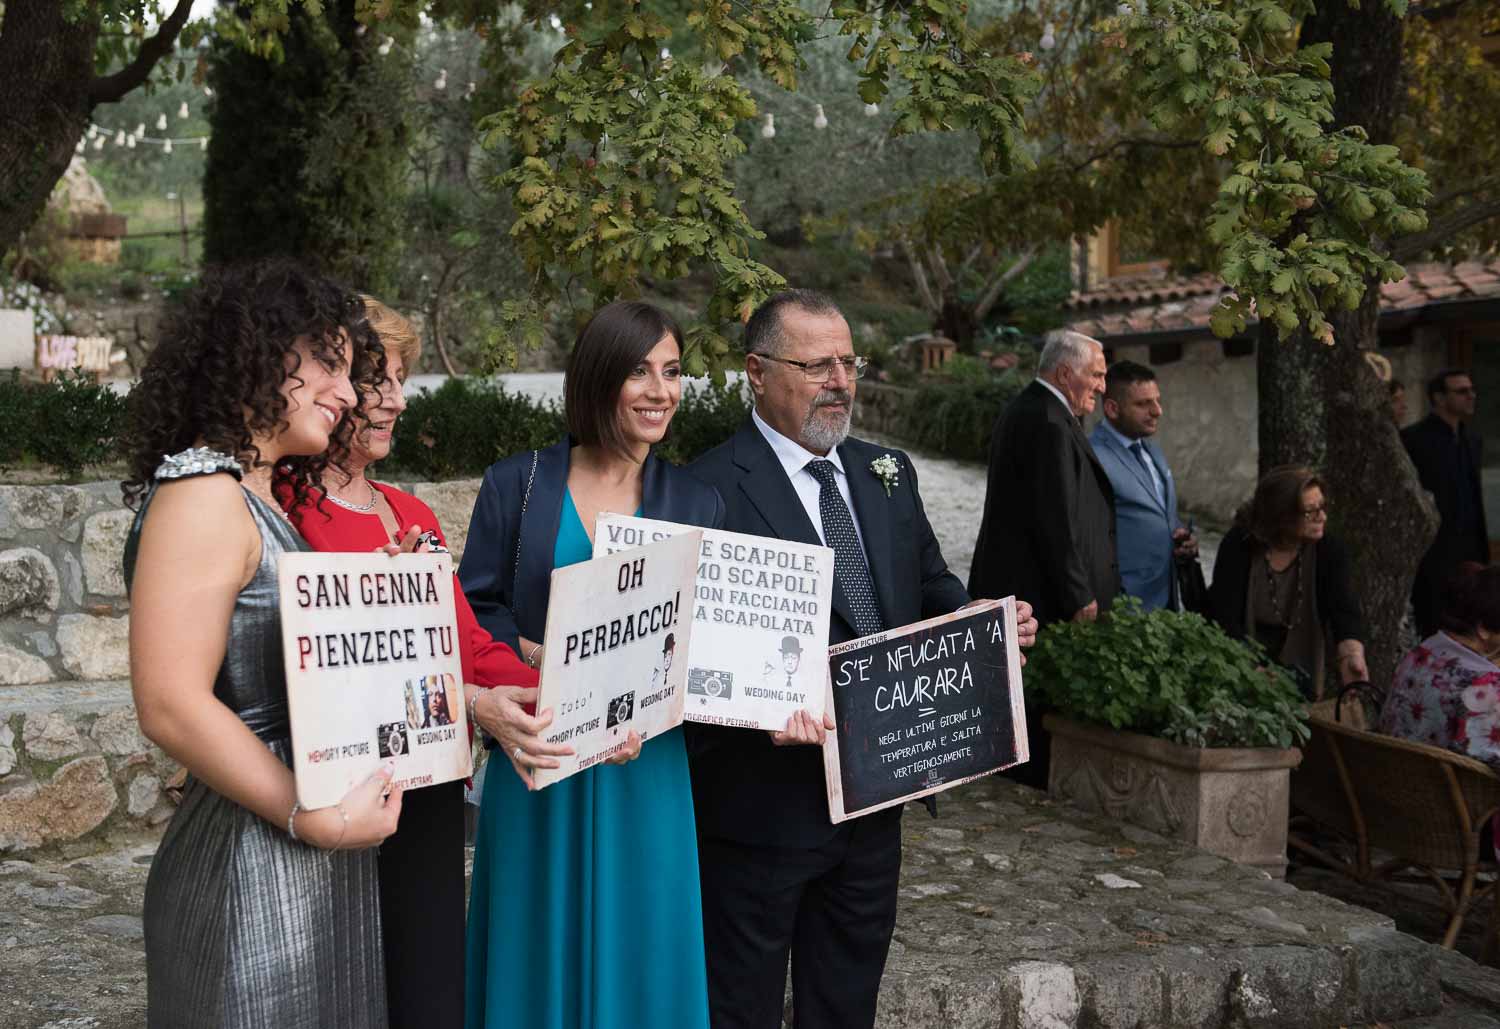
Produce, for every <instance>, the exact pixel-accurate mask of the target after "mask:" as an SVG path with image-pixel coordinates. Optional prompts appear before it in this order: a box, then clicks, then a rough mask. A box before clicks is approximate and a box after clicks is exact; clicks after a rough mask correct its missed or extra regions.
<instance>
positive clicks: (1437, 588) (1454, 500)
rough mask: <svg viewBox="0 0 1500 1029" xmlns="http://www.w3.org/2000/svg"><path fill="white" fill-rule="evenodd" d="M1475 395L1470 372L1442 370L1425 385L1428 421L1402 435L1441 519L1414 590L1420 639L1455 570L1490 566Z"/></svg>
mask: <svg viewBox="0 0 1500 1029" xmlns="http://www.w3.org/2000/svg"><path fill="white" fill-rule="evenodd" d="M1477 396H1478V395H1477V393H1476V392H1475V389H1474V380H1473V379H1472V378H1471V377H1470V376H1469V373H1468V372H1466V371H1464V370H1462V369H1459V368H1448V369H1445V370H1443V371H1441V372H1439V373H1438V374H1436V375H1434V376H1433V377H1432V379H1431V380H1430V381H1429V382H1428V383H1427V403H1428V406H1429V408H1430V409H1431V410H1430V411H1429V412H1428V415H1427V417H1426V418H1424V419H1422V420H1421V421H1420V422H1417V423H1416V424H1415V425H1410V426H1407V427H1406V428H1405V429H1403V430H1402V431H1401V442H1402V443H1404V444H1406V452H1407V453H1408V454H1410V455H1411V461H1412V464H1414V465H1416V467H1417V477H1418V478H1419V479H1421V480H1422V488H1423V489H1425V490H1427V491H1428V492H1430V493H1431V494H1432V499H1433V502H1434V503H1435V504H1436V505H1437V509H1438V514H1439V515H1441V516H1442V524H1441V525H1440V526H1438V534H1437V539H1435V540H1433V542H1432V546H1431V548H1430V549H1428V551H1427V553H1426V555H1425V556H1424V557H1423V558H1422V564H1421V565H1420V566H1419V567H1418V569H1417V581H1416V583H1415V584H1414V585H1413V587H1412V598H1411V599H1412V607H1413V609H1414V611H1415V613H1416V620H1417V631H1418V632H1419V633H1420V634H1421V635H1422V638H1423V639H1426V638H1427V637H1428V636H1430V635H1432V634H1433V633H1434V632H1436V631H1437V629H1438V619H1439V618H1440V617H1441V615H1442V613H1443V599H1444V595H1445V593H1446V591H1447V588H1448V582H1449V580H1450V579H1451V578H1452V577H1453V575H1454V573H1455V572H1457V571H1458V568H1459V566H1460V565H1462V564H1463V563H1464V562H1466V561H1478V562H1479V563H1481V564H1489V562H1490V535H1489V530H1488V529H1487V528H1486V526H1485V518H1484V494H1483V492H1482V490H1481V489H1480V483H1479V469H1480V465H1481V457H1482V453H1483V441H1482V440H1481V439H1480V438H1479V435H1478V434H1477V433H1475V432H1474V431H1473V430H1472V429H1470V428H1469V425H1468V423H1469V422H1470V421H1471V420H1472V419H1473V417H1474V406H1475V400H1476V399H1477Z"/></svg>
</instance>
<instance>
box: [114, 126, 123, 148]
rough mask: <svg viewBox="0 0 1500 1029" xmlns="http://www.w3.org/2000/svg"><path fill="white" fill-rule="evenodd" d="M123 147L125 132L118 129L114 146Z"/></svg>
mask: <svg viewBox="0 0 1500 1029" xmlns="http://www.w3.org/2000/svg"><path fill="white" fill-rule="evenodd" d="M124 145H125V130H124V129H120V130H119V131H117V132H116V133H115V146H124Z"/></svg>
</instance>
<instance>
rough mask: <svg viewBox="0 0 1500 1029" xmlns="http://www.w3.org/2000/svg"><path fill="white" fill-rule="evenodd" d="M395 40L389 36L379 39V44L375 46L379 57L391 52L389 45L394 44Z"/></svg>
mask: <svg viewBox="0 0 1500 1029" xmlns="http://www.w3.org/2000/svg"><path fill="white" fill-rule="evenodd" d="M395 42H396V41H395V40H394V39H392V38H391V37H390V36H386V37H385V38H384V39H382V40H381V41H380V45H379V46H378V47H376V48H375V52H376V53H377V54H379V55H380V56H381V57H384V56H385V55H386V54H388V53H390V52H391V47H392V46H393V45H394V44H395Z"/></svg>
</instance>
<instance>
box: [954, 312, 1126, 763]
mask: <svg viewBox="0 0 1500 1029" xmlns="http://www.w3.org/2000/svg"><path fill="white" fill-rule="evenodd" d="M1104 374H1105V364H1104V348H1103V347H1102V346H1100V344H1099V341H1098V340H1095V339H1090V338H1089V337H1088V336H1085V335H1083V334H1081V333H1077V332H1071V331H1068V330H1062V331H1058V332H1054V333H1051V334H1049V336H1048V338H1047V345H1046V346H1045V347H1043V348H1042V356H1041V360H1040V362H1039V363H1038V367H1037V378H1036V380H1035V381H1034V382H1032V383H1031V385H1029V386H1027V387H1026V388H1025V389H1023V390H1022V391H1021V392H1020V394H1019V395H1018V396H1017V397H1016V398H1015V399H1014V400H1012V401H1011V402H1010V404H1009V406H1007V407H1006V409H1005V411H1004V413H1002V414H1001V415H1000V418H999V420H998V421H997V422H996V423H995V431H994V435H993V437H992V439H991V440H990V472H989V483H988V486H987V487H986V490H985V495H984V517H983V519H982V520H981V521H980V523H979V539H978V541H977V542H976V543H975V544H974V563H973V565H972V566H971V568H970V571H969V593H970V595H971V596H974V597H986V598H988V597H1008V596H1010V595H1011V594H1015V596H1016V597H1017V598H1019V599H1021V600H1025V601H1029V602H1030V604H1031V606H1032V609H1033V610H1034V611H1035V612H1036V617H1037V621H1038V622H1040V623H1041V625H1042V626H1043V627H1046V626H1048V625H1051V624H1053V623H1054V622H1064V621H1069V620H1072V621H1076V622H1091V621H1093V620H1094V619H1096V618H1098V617H1099V615H1100V613H1101V612H1103V611H1107V610H1109V605H1110V602H1111V601H1112V600H1113V599H1114V596H1115V594H1117V593H1119V592H1120V572H1119V567H1118V565H1117V563H1116V560H1115V502H1114V489H1113V488H1112V487H1111V486H1110V482H1109V476H1108V475H1107V474H1106V473H1105V471H1104V467H1103V466H1102V465H1101V464H1100V463H1099V459H1098V457H1096V456H1095V455H1094V449H1093V447H1091V446H1089V441H1088V437H1086V436H1085V435H1084V434H1083V426H1082V424H1081V423H1080V421H1079V419H1080V418H1082V417H1083V416H1084V415H1086V414H1088V413H1089V412H1090V411H1092V410H1093V409H1094V402H1095V399H1096V397H1097V396H1098V394H1100V393H1102V392H1103V391H1104ZM1043 714H1044V712H1043V710H1042V709H1041V705H1040V704H1039V703H1038V702H1037V701H1036V700H1035V698H1034V697H1028V698H1027V708H1026V732H1027V738H1028V742H1029V744H1030V747H1031V760H1030V761H1029V762H1027V763H1026V764H1024V765H1020V766H1018V767H1017V768H1015V769H1013V770H1012V771H1011V772H1010V773H1008V774H1010V775H1011V777H1012V778H1014V779H1015V780H1016V781H1018V782H1022V783H1025V784H1027V785H1029V786H1036V787H1038V788H1045V787H1046V785H1047V764H1048V760H1049V758H1050V747H1049V745H1048V744H1049V740H1048V738H1047V734H1046V732H1045V731H1044V730H1043V729H1042V725H1041V717H1042V715H1043Z"/></svg>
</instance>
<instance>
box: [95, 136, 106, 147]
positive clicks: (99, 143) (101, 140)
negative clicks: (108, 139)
mask: <svg viewBox="0 0 1500 1029" xmlns="http://www.w3.org/2000/svg"><path fill="white" fill-rule="evenodd" d="M94 149H95V150H103V149H104V137H103V136H95V137H94Z"/></svg>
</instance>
